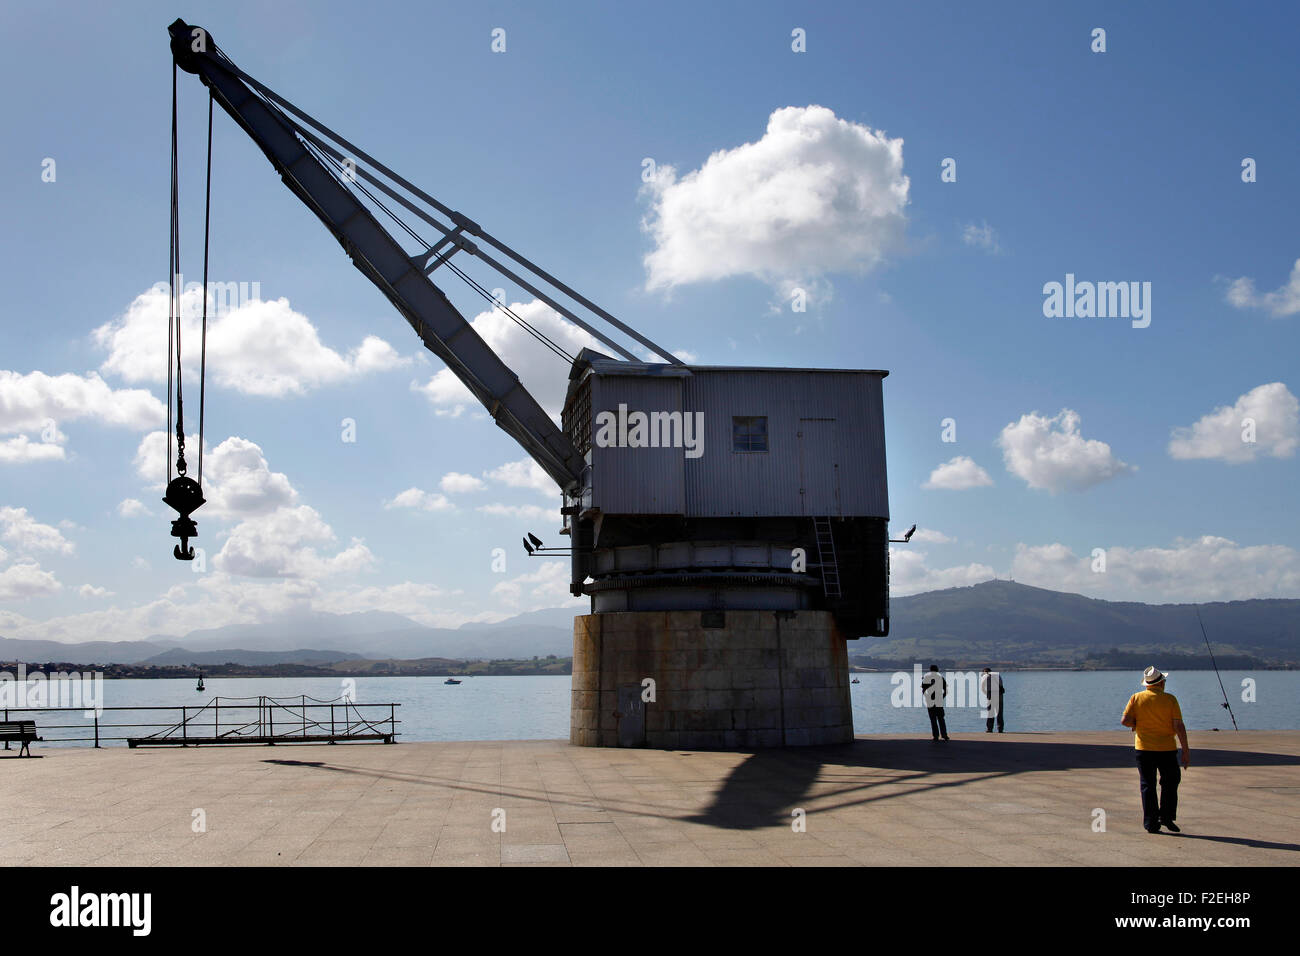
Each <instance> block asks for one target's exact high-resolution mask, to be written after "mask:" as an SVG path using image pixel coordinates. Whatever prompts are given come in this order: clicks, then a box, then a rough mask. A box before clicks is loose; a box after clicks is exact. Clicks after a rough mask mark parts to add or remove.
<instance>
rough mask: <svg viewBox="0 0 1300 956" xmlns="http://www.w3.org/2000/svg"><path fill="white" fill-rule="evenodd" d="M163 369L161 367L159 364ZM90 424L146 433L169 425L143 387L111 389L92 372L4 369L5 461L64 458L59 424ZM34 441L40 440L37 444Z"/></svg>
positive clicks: (0, 402)
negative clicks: (13, 370) (61, 373)
mask: <svg viewBox="0 0 1300 956" xmlns="http://www.w3.org/2000/svg"><path fill="white" fill-rule="evenodd" d="M159 368H162V365H161V364H160V365H159ZM83 419H84V420H89V421H93V422H96V423H98V424H101V425H111V426H116V427H121V428H134V429H138V430H141V431H143V430H145V429H149V428H157V427H159V426H160V425H163V424H164V423H165V422H166V421H167V406H166V405H164V404H163V403H162V402H160V401H158V399H156V398H154V397H153V395H151V394H150V393H149V392H147V391H145V390H144V389H139V388H111V387H110V386H109V385H108V383H107V382H105V381H104V380H103V379H102V378H100V377H99V376H98V375H96V374H95V373H94V372H90V373H88V374H86V375H72V374H70V373H65V374H63V375H46V374H45V373H44V372H29V373H27V374H22V373H19V372H12V371H5V370H0V435H17V437H16V438H12V439H8V440H6V441H4V442H3V443H0V462H29V461H51V460H55V459H60V458H63V457H64V452H63V449H62V448H61V447H60V445H61V443H62V442H63V441H65V440H66V436H65V435H64V434H63V433H62V432H61V431H59V423H67V422H70V421H79V420H83ZM33 436H39V437H40V439H41V440H40V442H39V443H38V442H36V441H35V439H34V437H33Z"/></svg>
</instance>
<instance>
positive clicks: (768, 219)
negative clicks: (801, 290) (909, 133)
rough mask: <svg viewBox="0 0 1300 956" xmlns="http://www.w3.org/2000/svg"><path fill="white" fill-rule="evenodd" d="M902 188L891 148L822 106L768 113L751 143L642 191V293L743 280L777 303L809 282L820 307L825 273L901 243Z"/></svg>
mask: <svg viewBox="0 0 1300 956" xmlns="http://www.w3.org/2000/svg"><path fill="white" fill-rule="evenodd" d="M909 185H910V184H909V181H908V178H907V177H906V176H904V175H903V141H902V140H901V139H889V138H888V137H886V136H885V135H884V134H883V133H880V132H878V131H874V130H872V129H870V128H869V127H867V126H863V125H860V124H858V123H852V122H848V121H846V120H842V119H839V118H837V117H836V116H835V114H834V112H832V111H831V110H829V109H826V108H825V107H822V106H807V107H794V106H789V107H785V108H784V109H778V110H776V111H775V112H773V113H772V115H771V116H770V117H769V119H768V123H767V131H766V132H765V133H764V135H763V137H762V138H761V139H760V140H758V141H757V142H754V143H745V144H744V145H742V146H737V147H736V148H734V149H730V150H719V151H718V152H715V153H713V154H712V155H711V156H710V157H709V158H708V160H707V161H706V162H705V163H704V165H703V166H702V167H700V168H699V169H698V170H695V171H693V172H689V173H687V174H686V175H684V176H682V177H681V178H680V179H679V178H678V176H677V171H676V170H675V169H674V168H673V167H672V166H667V165H660V166H659V167H658V170H657V172H656V176H655V179H654V180H653V181H652V182H650V183H648V184H646V186H645V188H644V190H643V192H644V193H645V194H646V195H647V196H648V197H649V199H650V202H651V210H650V214H649V216H648V217H647V218H646V221H645V222H644V223H643V228H644V229H645V231H646V232H648V233H649V234H650V235H651V237H652V238H653V239H654V243H655V248H654V250H653V251H652V252H650V253H649V254H648V255H647V256H646V258H645V266H646V271H647V280H646V288H647V289H650V290H655V289H671V288H673V287H674V286H677V285H682V284H685V283H689V282H699V281H705V280H711V279H722V278H726V277H729V276H738V275H750V276H755V277H757V278H759V279H760V280H762V281H764V282H767V283H769V284H771V285H774V286H777V287H778V288H779V290H780V291H781V293H782V294H783V295H786V294H788V293H789V291H790V290H791V289H792V288H793V287H794V286H814V287H817V286H818V285H819V283H820V285H821V295H820V297H823V298H824V297H825V292H826V291H827V287H826V286H825V283H824V282H823V281H822V277H824V276H825V275H826V274H828V273H832V272H844V271H848V272H862V271H865V270H868V269H871V268H873V267H874V266H876V265H877V264H879V263H880V262H881V261H882V260H883V259H884V258H885V257H886V256H887V255H889V254H890V253H891V252H893V251H894V250H895V249H897V248H899V247H900V246H901V244H902V240H903V232H904V227H905V225H906V217H905V215H904V209H905V207H906V206H907V201H908V198H907V197H908V189H909ZM814 297H818V296H814Z"/></svg>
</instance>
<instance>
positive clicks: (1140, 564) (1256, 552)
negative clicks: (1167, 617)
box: [1011, 535, 1300, 603]
mask: <svg viewBox="0 0 1300 956" xmlns="http://www.w3.org/2000/svg"><path fill="white" fill-rule="evenodd" d="M1104 557H1105V570H1104V571H1095V570H1093V568H1094V566H1096V567H1100V566H1101V565H1100V562H1099V561H1098V558H1097V557H1096V556H1094V555H1093V554H1092V553H1091V552H1089V553H1088V554H1084V555H1076V554H1074V552H1072V551H1071V550H1070V549H1069V548H1068V547H1066V546H1065V545H1063V544H1060V543H1054V544H1048V545H1033V546H1031V545H1026V544H1020V545H1017V547H1016V556H1015V558H1014V560H1013V561H1012V568H1011V570H1012V576H1013V577H1014V578H1015V579H1016V580H1017V581H1021V582H1023V583H1025V584H1033V585H1036V586H1038V587H1044V588H1051V589H1053V590H1057V591H1073V592H1076V593H1080V594H1088V595H1091V596H1094V597H1103V598H1107V599H1110V600H1126V601H1128V600H1132V601H1147V602H1157V603H1158V602H1182V601H1187V602H1203V601H1244V600H1249V599H1251V598H1282V597H1285V598H1294V597H1296V596H1298V595H1300V552H1297V551H1296V550H1295V549H1294V548H1291V547H1288V546H1286V545H1280V544H1268V545H1250V546H1242V545H1239V544H1237V543H1236V542H1235V541H1231V540H1229V539H1227V538H1220V537H1214V536H1211V535H1206V536H1204V537H1200V538H1194V539H1190V540H1187V539H1179V540H1177V541H1175V542H1174V544H1173V546H1172V547H1169V548H1124V547H1111V548H1106V549H1105V555H1104Z"/></svg>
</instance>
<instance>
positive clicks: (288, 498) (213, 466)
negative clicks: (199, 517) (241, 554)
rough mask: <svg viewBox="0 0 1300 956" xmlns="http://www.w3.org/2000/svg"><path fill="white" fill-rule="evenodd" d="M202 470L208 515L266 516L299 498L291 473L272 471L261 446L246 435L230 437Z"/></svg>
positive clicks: (205, 508) (218, 447)
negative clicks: (244, 436) (289, 476)
mask: <svg viewBox="0 0 1300 956" xmlns="http://www.w3.org/2000/svg"><path fill="white" fill-rule="evenodd" d="M203 469H204V470H203V484H204V488H203V493H204V495H205V497H207V499H208V503H207V505H205V506H204V513H205V514H206V515H207V516H208V517H214V518H215V517H235V518H249V517H254V516H257V515H266V514H270V513H271V512H273V511H277V510H279V509H281V508H284V507H286V506H289V505H292V504H294V503H295V502H296V501H297V500H298V492H297V491H295V490H294V488H293V486H292V485H291V484H290V483H289V478H288V476H287V475H285V474H284V473H283V472H279V471H271V467H270V465H268V464H267V461H266V456H265V455H263V454H262V449H261V447H259V446H258V445H256V444H254V443H253V442H251V441H249V440H248V439H246V438H239V437H237V436H233V435H232V436H231V437H230V438H227V439H226V440H225V441H223V442H222V443H221V444H220V445H218V446H217V447H216V448H215V449H213V451H212V453H211V454H210V455H209V456H208V459H207V461H206V462H205V463H204V466H203Z"/></svg>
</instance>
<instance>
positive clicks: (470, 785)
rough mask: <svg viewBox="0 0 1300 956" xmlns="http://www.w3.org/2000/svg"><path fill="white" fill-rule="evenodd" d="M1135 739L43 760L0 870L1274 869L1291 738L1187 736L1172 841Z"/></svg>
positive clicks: (1290, 821) (434, 747) (10, 816)
mask: <svg viewBox="0 0 1300 956" xmlns="http://www.w3.org/2000/svg"><path fill="white" fill-rule="evenodd" d="M1131 741H1132V738H1131V736H1130V735H1129V733H1128V732H1127V731H1117V732H1114V733H1110V732H1090V733H1056V734H1045V733H1034V734H1000V735H997V736H996V737H984V736H982V735H981V736H974V735H973V736H971V737H968V738H963V737H961V736H956V737H954V738H953V740H952V741H951V742H949V743H948V744H944V745H942V746H935V745H934V744H933V743H932V742H931V741H930V740H929V739H928V738H927V737H919V738H917V737H903V736H898V735H862V736H859V737H857V738H856V739H855V740H854V742H853V743H851V744H844V745H840V746H834V747H816V748H800V749H790V750H769V751H756V752H701V751H656V750H619V749H606V748H587V747H574V746H571V745H570V744H568V742H567V741H559V740H542V741H463V742H447V743H402V744H398V745H396V746H385V745H367V744H350V745H339V746H326V745H299V746H292V747H288V746H283V747H276V748H274V749H271V748H267V747H255V746H254V747H249V746H239V747H204V748H189V749H181V750H166V751H162V750H154V751H150V750H129V749H127V748H105V749H102V750H94V749H85V748H48V749H44V750H41V751H39V752H40V755H41V759H35V760H29V759H23V758H18V759H9V760H4V761H3V762H0V863H3V864H4V865H9V866H40V865H63V866H67V865H74V866H78V865H79V866H106V865H121V866H165V865H186V866H240V865H244V866H289V865H297V866H309V865H322V866H340V865H343V866H361V865H364V866H429V865H433V866H570V865H572V866H842V865H854V866H919V865H941V866H981V867H983V866H1020V865H1061V866H1151V865H1157V866H1161V865H1167V866H1276V865H1283V866H1286V865H1291V866H1294V865H1296V864H1297V863H1300V731H1241V732H1237V733H1215V734H1211V733H1203V734H1193V735H1192V741H1191V742H1192V767H1191V769H1190V770H1188V771H1187V772H1185V774H1184V776H1183V783H1182V786H1181V788H1180V790H1179V820H1178V822H1179V824H1180V825H1181V826H1182V828H1183V832H1182V833H1181V834H1178V835H1175V834H1161V835H1159V836H1152V835H1150V834H1147V833H1146V832H1144V831H1143V830H1142V827H1141V809H1140V805H1139V798H1138V787H1137V770H1136V766H1135V764H1134V759H1133V750H1132V743H1131Z"/></svg>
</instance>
